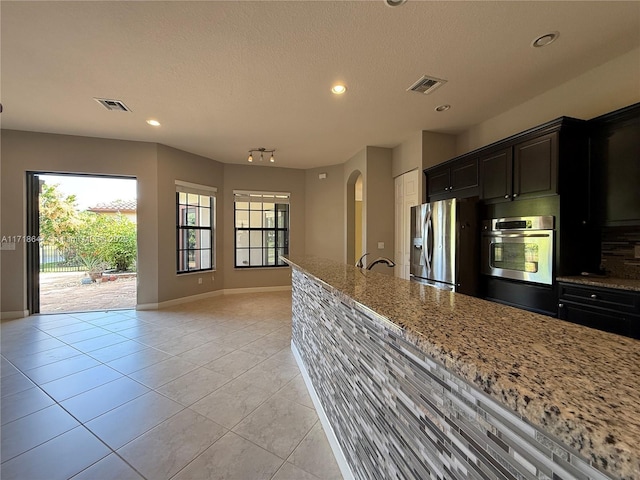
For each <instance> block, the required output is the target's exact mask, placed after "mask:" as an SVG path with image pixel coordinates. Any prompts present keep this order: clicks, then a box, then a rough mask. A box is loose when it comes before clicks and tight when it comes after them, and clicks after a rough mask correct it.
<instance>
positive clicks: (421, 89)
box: [407, 75, 447, 95]
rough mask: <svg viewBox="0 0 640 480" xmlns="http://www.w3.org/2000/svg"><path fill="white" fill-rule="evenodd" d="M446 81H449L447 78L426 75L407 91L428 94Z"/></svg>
mask: <svg viewBox="0 0 640 480" xmlns="http://www.w3.org/2000/svg"><path fill="white" fill-rule="evenodd" d="M445 83H447V81H446V80H442V79H440V78H435V77H428V76H426V75H424V76H423V77H421V78H420V79H419V80H418V81H417V82H416V83H414V84H413V85H411V86H410V87H409V88H407V92H416V93H424V94H425V95H427V94H429V93H431V92H433V91H434V90H435V89H436V88H438V87H440V86H442V85H444V84H445Z"/></svg>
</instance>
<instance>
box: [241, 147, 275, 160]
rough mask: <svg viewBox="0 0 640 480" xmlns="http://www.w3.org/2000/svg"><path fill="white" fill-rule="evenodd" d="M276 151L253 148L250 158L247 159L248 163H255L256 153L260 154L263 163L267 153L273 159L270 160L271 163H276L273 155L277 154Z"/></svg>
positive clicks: (273, 149)
mask: <svg viewBox="0 0 640 480" xmlns="http://www.w3.org/2000/svg"><path fill="white" fill-rule="evenodd" d="M275 151H276V149H275V148H264V147H259V148H252V149H250V150H249V157H248V158H247V161H249V162H250V163H251V162H253V153H254V152H260V161H261V162H263V161H264V154H265V153H270V154H271V157H270V158H269V161H270V162H271V163H275V162H276V159H275V158H274V156H273V154H274V153H275Z"/></svg>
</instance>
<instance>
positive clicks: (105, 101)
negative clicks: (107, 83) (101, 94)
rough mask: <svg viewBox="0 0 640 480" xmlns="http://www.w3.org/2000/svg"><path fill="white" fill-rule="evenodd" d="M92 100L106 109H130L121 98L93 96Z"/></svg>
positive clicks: (117, 110) (120, 110)
mask: <svg viewBox="0 0 640 480" xmlns="http://www.w3.org/2000/svg"><path fill="white" fill-rule="evenodd" d="M94 100H95V101H96V102H98V103H99V104H100V105H102V106H103V107H104V108H106V109H107V110H113V111H116V112H130V111H131V109H130V108H129V107H127V106H126V105H125V104H124V102H123V101H122V100H111V99H109V98H94Z"/></svg>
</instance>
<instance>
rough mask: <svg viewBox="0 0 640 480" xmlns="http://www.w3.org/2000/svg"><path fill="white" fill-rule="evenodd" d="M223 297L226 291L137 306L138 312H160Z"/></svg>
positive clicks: (215, 291)
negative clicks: (162, 309)
mask: <svg viewBox="0 0 640 480" xmlns="http://www.w3.org/2000/svg"><path fill="white" fill-rule="evenodd" d="M222 295H224V290H214V291H213V292H206V293H199V294H198V295H189V296H188V297H180V298H174V299H173V300H166V301H164V302H159V303H142V304H140V305H136V310H159V309H161V308H167V307H174V306H176V305H182V304H183V303H190V302H197V301H198V300H205V299H207V298H213V297H221V296H222Z"/></svg>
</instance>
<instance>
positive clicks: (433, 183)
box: [427, 167, 451, 197]
mask: <svg viewBox="0 0 640 480" xmlns="http://www.w3.org/2000/svg"><path fill="white" fill-rule="evenodd" d="M450 186H451V169H450V168H449V167H439V168H434V169H433V170H430V171H429V173H428V174H427V195H428V196H429V197H433V196H439V195H442V196H444V197H447V194H448V192H449V187H450Z"/></svg>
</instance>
